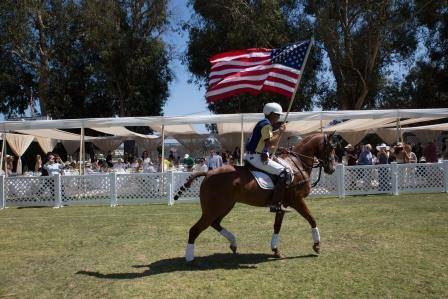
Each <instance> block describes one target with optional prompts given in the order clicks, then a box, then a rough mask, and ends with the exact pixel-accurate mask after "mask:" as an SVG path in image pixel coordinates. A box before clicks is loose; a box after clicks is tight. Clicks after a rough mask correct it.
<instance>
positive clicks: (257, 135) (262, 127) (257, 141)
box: [246, 118, 273, 153]
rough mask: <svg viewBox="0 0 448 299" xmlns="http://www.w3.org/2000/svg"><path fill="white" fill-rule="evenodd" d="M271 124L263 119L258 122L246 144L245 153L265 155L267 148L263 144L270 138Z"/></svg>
mask: <svg viewBox="0 0 448 299" xmlns="http://www.w3.org/2000/svg"><path fill="white" fill-rule="evenodd" d="M272 134H273V133H272V124H271V122H270V121H269V120H268V119H267V118H265V119H262V120H260V121H259V122H258V123H257V124H256V125H255V128H254V130H253V131H252V135H251V136H250V139H249V142H248V143H247V144H246V151H247V152H249V153H267V152H268V146H267V144H266V143H265V142H264V141H265V140H266V139H269V138H271V137H272Z"/></svg>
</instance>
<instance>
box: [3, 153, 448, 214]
mask: <svg viewBox="0 0 448 299" xmlns="http://www.w3.org/2000/svg"><path fill="white" fill-rule="evenodd" d="M190 175H191V173H187V172H166V173H145V174H116V173H109V174H94V175H84V176H59V175H58V176H51V177H48V176H46V177H27V176H17V177H4V176H0V208H5V207H9V206H53V207H61V206H64V205H68V206H70V205H111V206H116V205H126V204H146V203H165V204H169V205H172V204H174V200H173V197H174V194H175V192H177V190H178V189H179V187H181V186H182V185H183V184H184V182H185V181H186V179H187V178H188V176H190ZM317 175H318V172H317V171H313V180H316V179H317ZM202 179H203V178H202V177H201V178H198V179H197V180H196V181H195V182H194V183H193V184H192V185H191V188H190V189H187V191H186V192H184V193H183V195H182V196H181V197H180V199H179V200H178V202H191V201H193V202H194V201H198V199H199V187H200V184H201V182H202ZM425 192H445V193H448V161H443V162H439V163H426V164H396V163H392V164H389V165H374V166H344V165H342V164H339V165H337V167H336V171H335V172H334V173H333V174H332V175H327V174H325V173H324V172H322V177H321V179H320V181H319V184H318V185H317V186H316V187H314V188H313V189H312V192H311V196H314V197H322V196H338V197H340V198H344V197H345V196H346V195H361V194H393V195H398V194H400V193H425Z"/></svg>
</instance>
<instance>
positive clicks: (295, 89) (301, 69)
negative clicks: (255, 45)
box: [273, 36, 314, 154]
mask: <svg viewBox="0 0 448 299" xmlns="http://www.w3.org/2000/svg"><path fill="white" fill-rule="evenodd" d="M313 45H314V36H313V37H311V41H310V45H309V46H308V49H307V50H306V55H305V59H304V61H303V64H302V67H301V68H300V77H299V80H297V82H296V86H295V87H294V92H293V93H292V96H291V99H290V100H289V106H288V110H287V111H286V115H285V120H284V123H286V120H287V119H288V115H289V112H290V111H291V107H292V103H293V102H294V99H295V97H296V93H297V89H299V84H300V80H302V77H303V71H304V69H305V65H306V62H307V61H308V55H309V54H310V51H311V47H312V46H313ZM281 137H282V135H281V133H280V135H279V137H278V140H277V144H276V145H275V150H274V152H273V153H274V154H275V152H276V151H277V149H278V145H279V144H280V138H281Z"/></svg>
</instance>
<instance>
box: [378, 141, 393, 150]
mask: <svg viewBox="0 0 448 299" xmlns="http://www.w3.org/2000/svg"><path fill="white" fill-rule="evenodd" d="M382 148H385V149H386V151H388V150H389V149H390V147H389V146H388V145H386V144H385V143H381V144H380V145H377V146H376V150H377V151H379V150H380V149H382Z"/></svg>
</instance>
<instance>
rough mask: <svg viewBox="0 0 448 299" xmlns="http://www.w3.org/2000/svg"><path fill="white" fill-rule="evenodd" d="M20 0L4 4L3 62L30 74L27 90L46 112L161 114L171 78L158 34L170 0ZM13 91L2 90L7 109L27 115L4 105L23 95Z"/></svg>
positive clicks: (0, 20) (0, 22)
mask: <svg viewBox="0 0 448 299" xmlns="http://www.w3.org/2000/svg"><path fill="white" fill-rule="evenodd" d="M18 3H19V4H17V5H16V3H15V2H13V1H4V2H1V4H0V42H1V44H0V54H1V55H2V58H3V57H13V58H14V59H13V60H11V65H10V66H9V67H8V68H6V67H3V66H2V67H3V69H5V70H6V69H7V70H9V72H5V74H6V73H7V74H9V75H10V76H11V70H14V71H17V70H21V71H22V72H23V73H24V75H25V74H26V75H28V77H30V78H31V79H30V80H28V81H27V82H28V83H29V86H26V87H24V88H23V89H24V90H30V89H32V90H34V93H33V96H34V97H35V98H37V99H38V100H39V103H40V108H41V111H42V112H43V113H45V114H50V115H52V116H53V117H66V118H67V117H95V116H96V117H98V116H113V115H120V116H131V115H148V114H150V115H160V114H161V113H162V107H163V105H164V103H165V101H166V100H167V97H168V84H169V82H170V81H171V72H170V70H169V68H168V62H169V59H170V57H169V53H168V50H167V47H166V45H165V44H164V43H163V41H162V40H161V38H160V34H161V32H163V30H164V28H165V26H166V24H167V16H168V14H167V8H166V7H167V1H165V0H136V1H131V0H127V1H120V0H104V1H75V0H68V1H63V0H52V1H50V0H44V1H18ZM8 63H9V62H8ZM0 70H2V68H0ZM12 76H15V75H14V74H12ZM25 77H26V76H25ZM28 77H27V78H28ZM22 81H23V80H22ZM6 82H7V81H5V82H2V83H0V84H6ZM10 84H12V85H14V84H16V83H15V82H12V81H11V83H10ZM8 90H10V91H8V92H7V93H6V91H2V92H3V94H2V98H1V101H2V106H1V107H3V108H4V112H6V113H8V112H17V113H19V114H20V113H23V110H24V109H23V108H24V107H26V106H24V105H23V104H21V105H16V106H10V105H8V104H6V103H8V101H9V102H11V101H12V100H13V99H16V100H18V99H21V98H20V97H17V96H16V95H15V94H14V90H13V89H8ZM28 94H29V93H26V94H25V95H26V96H27V97H28V98H29V95H28ZM28 100H29V99H28ZM22 102H23V101H22ZM22 102H20V103H22ZM15 103H17V104H19V101H15ZM14 109H15V110H14Z"/></svg>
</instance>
